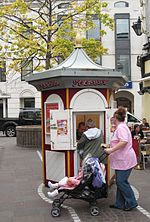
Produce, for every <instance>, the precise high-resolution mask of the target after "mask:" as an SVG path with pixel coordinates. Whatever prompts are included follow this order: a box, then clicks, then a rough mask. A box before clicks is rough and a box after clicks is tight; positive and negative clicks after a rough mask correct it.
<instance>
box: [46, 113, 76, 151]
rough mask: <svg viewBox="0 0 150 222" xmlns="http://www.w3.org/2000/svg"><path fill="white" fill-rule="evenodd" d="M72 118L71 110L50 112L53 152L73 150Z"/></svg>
mask: <svg viewBox="0 0 150 222" xmlns="http://www.w3.org/2000/svg"><path fill="white" fill-rule="evenodd" d="M71 117H72V115H71V110H50V135H51V139H50V140H51V141H50V142H51V150H71V149H73V143H72V138H73V136H72V126H71V125H72V124H71V123H72V118H71Z"/></svg>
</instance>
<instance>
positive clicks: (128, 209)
mask: <svg viewBox="0 0 150 222" xmlns="http://www.w3.org/2000/svg"><path fill="white" fill-rule="evenodd" d="M137 206H138V205H136V206H134V207H128V208H124V211H131V210H133V209H134V208H136V207H137Z"/></svg>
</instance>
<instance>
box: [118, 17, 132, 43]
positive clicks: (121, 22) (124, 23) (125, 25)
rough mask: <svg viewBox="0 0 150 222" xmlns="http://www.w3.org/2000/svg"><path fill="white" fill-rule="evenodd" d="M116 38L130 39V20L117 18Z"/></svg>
mask: <svg viewBox="0 0 150 222" xmlns="http://www.w3.org/2000/svg"><path fill="white" fill-rule="evenodd" d="M116 38H117V39H121V38H129V19H128V18H117V19H116Z"/></svg>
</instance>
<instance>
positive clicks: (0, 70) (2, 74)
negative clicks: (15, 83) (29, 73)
mask: <svg viewBox="0 0 150 222" xmlns="http://www.w3.org/2000/svg"><path fill="white" fill-rule="evenodd" d="M0 82H6V62H0Z"/></svg>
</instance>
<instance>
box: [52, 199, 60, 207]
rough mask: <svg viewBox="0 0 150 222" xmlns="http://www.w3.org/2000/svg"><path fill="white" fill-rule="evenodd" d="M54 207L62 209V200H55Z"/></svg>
mask: <svg viewBox="0 0 150 222" xmlns="http://www.w3.org/2000/svg"><path fill="white" fill-rule="evenodd" d="M52 207H60V200H59V199H55V200H54V201H53V203H52Z"/></svg>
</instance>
